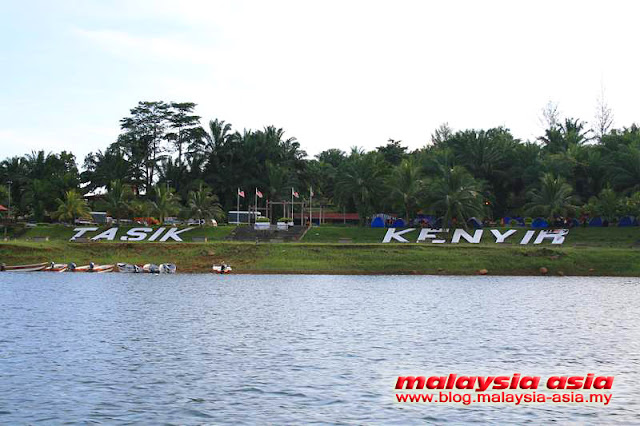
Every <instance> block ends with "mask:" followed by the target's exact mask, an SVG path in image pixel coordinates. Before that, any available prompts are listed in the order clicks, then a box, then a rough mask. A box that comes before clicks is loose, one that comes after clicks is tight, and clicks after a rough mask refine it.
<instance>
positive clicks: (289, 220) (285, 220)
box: [278, 217, 293, 222]
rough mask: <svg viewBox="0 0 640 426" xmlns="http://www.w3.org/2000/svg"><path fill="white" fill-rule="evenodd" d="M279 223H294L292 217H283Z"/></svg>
mask: <svg viewBox="0 0 640 426" xmlns="http://www.w3.org/2000/svg"><path fill="white" fill-rule="evenodd" d="M278 222H293V219H291V218H290V217H281V218H280V219H278Z"/></svg>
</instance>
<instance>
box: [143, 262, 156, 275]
mask: <svg viewBox="0 0 640 426" xmlns="http://www.w3.org/2000/svg"><path fill="white" fill-rule="evenodd" d="M142 271H143V272H146V273H148V274H159V273H160V267H159V266H158V265H156V264H154V263H147V264H145V265H144V266H142Z"/></svg>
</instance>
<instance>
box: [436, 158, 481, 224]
mask: <svg viewBox="0 0 640 426" xmlns="http://www.w3.org/2000/svg"><path fill="white" fill-rule="evenodd" d="M481 189H482V188H481V185H480V184H479V183H478V182H477V181H476V180H475V179H474V178H473V176H472V175H471V174H470V173H469V172H468V171H467V170H465V168H464V167H462V166H454V167H453V168H451V169H446V168H443V169H442V170H441V174H440V175H439V176H436V177H435V178H432V179H431V180H430V181H429V182H428V183H427V187H426V201H427V203H428V204H429V205H430V206H431V208H432V209H434V210H435V212H436V213H437V214H438V215H441V216H442V219H443V224H442V226H443V227H448V226H449V224H450V223H452V221H453V219H454V218H455V219H456V220H457V221H458V223H459V224H461V225H462V226H464V227H466V226H467V221H468V220H469V219H470V218H471V217H474V216H482V213H483V195H482V193H481Z"/></svg>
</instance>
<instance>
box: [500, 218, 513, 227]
mask: <svg viewBox="0 0 640 426" xmlns="http://www.w3.org/2000/svg"><path fill="white" fill-rule="evenodd" d="M502 221H503V222H504V226H509V224H510V223H511V217H510V216H505V217H504V218H503V219H502Z"/></svg>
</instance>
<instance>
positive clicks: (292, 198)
mask: <svg viewBox="0 0 640 426" xmlns="http://www.w3.org/2000/svg"><path fill="white" fill-rule="evenodd" d="M291 222H292V223H293V224H294V225H295V224H296V223H295V222H294V221H293V186H292V187H291Z"/></svg>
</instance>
